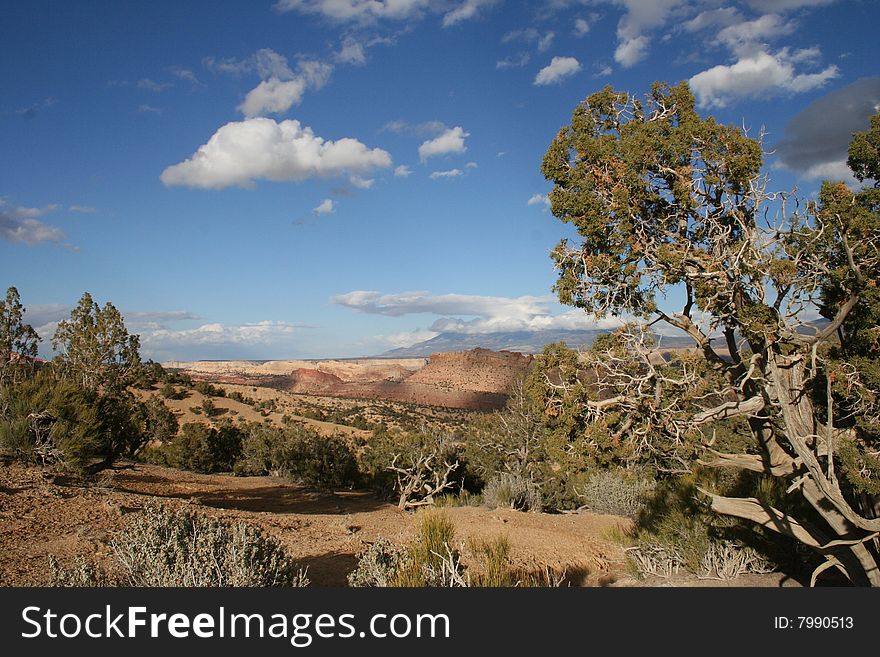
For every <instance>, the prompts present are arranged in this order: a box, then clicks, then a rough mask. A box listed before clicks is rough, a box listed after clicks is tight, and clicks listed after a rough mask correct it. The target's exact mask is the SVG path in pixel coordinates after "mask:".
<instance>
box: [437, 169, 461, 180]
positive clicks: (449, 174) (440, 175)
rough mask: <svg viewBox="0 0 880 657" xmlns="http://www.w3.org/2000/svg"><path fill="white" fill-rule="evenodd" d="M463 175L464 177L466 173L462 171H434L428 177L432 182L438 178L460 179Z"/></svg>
mask: <svg viewBox="0 0 880 657" xmlns="http://www.w3.org/2000/svg"><path fill="white" fill-rule="evenodd" d="M462 175H464V172H463V171H462V170H461V169H448V170H446V171H434V172H432V173H431V175H430V176H428V177H429V178H430V179H431V180H437V179H438V178H458V177H459V176H462Z"/></svg>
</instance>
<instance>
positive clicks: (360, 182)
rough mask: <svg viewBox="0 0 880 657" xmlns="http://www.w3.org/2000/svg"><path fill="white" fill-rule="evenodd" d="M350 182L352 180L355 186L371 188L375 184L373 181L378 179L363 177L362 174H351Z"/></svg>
mask: <svg viewBox="0 0 880 657" xmlns="http://www.w3.org/2000/svg"><path fill="white" fill-rule="evenodd" d="M348 182H350V183H351V184H352V185H353V186H354V187H357V188H358V189H369V188H370V187H372V186H373V183H374V182H376V181H375V180H373V179H372V178H361V177H360V176H351V177H350V178H349V179H348Z"/></svg>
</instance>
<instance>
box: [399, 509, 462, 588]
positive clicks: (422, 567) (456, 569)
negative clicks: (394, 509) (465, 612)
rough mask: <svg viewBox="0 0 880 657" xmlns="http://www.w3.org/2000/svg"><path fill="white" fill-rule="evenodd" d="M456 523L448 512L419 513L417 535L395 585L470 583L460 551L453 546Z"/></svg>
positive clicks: (452, 584)
mask: <svg viewBox="0 0 880 657" xmlns="http://www.w3.org/2000/svg"><path fill="white" fill-rule="evenodd" d="M454 538H455V525H454V524H453V523H452V520H450V518H449V516H447V515H446V514H444V513H442V512H439V511H434V510H428V511H424V512H422V513H420V514H419V517H418V526H417V530H416V537H415V540H413V541H412V542H411V543H410V544H409V545H408V546H407V549H406V558H405V559H404V560H403V561H402V562H401V563H400V565H399V567H398V569H397V573H396V574H395V577H394V580H393V585H394V586H402V587H423V586H467V581H466V580H465V578H464V573H465V571H464V566H463V565H462V564H461V554H460V553H459V551H458V550H456V549H455V548H453V547H452V541H453V539H454Z"/></svg>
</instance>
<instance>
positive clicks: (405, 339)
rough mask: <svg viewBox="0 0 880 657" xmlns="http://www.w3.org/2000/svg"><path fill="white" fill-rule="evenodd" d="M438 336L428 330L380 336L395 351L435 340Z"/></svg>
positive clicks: (436, 333)
mask: <svg viewBox="0 0 880 657" xmlns="http://www.w3.org/2000/svg"><path fill="white" fill-rule="evenodd" d="M438 335H440V334H439V333H438V332H437V331H432V330H430V329H415V330H413V331H405V332H403V333H394V334H392V335H385V336H382V339H383V341H384V342H387V343H388V344H389V345H391V346H392V347H394V348H395V349H399V348H403V347H412V346H413V345H414V344H418V343H419V342H425V341H426V340H430V339H431V338H436V337H437V336H438Z"/></svg>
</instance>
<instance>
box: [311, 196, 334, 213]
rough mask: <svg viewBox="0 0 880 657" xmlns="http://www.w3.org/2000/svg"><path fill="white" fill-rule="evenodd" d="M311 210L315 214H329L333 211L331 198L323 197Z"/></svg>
mask: <svg viewBox="0 0 880 657" xmlns="http://www.w3.org/2000/svg"><path fill="white" fill-rule="evenodd" d="M312 212H313V213H315V214H330V213H332V212H334V207H333V199H330V198H325V199H324V200H323V201H321V204H320V205H319V206H318V207H316V208H312Z"/></svg>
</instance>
